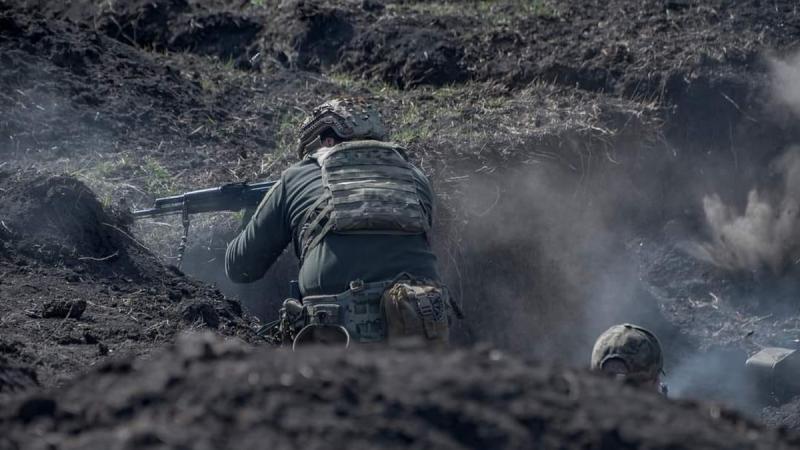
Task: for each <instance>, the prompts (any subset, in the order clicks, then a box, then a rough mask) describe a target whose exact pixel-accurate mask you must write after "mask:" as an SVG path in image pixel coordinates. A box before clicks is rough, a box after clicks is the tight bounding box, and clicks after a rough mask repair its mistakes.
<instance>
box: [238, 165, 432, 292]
mask: <svg viewBox="0 0 800 450" xmlns="http://www.w3.org/2000/svg"><path fill="white" fill-rule="evenodd" d="M415 175H416V181H417V187H418V192H419V194H420V197H421V198H422V200H423V207H424V208H427V209H428V211H432V209H433V192H432V189H431V185H430V182H429V181H428V179H427V178H426V177H425V175H423V174H422V172H421V171H419V170H418V169H417V170H415ZM321 193H322V175H321V170H320V167H319V166H318V165H317V163H316V162H315V161H313V160H310V159H304V160H303V161H300V162H299V163H296V164H294V165H293V166H291V167H290V168H288V169H287V170H286V171H285V172H284V173H283V174H282V175H281V179H280V181H279V182H278V183H277V184H276V185H275V186H274V187H273V188H272V189H271V190H270V191H269V192H268V193H267V195H266V196H265V197H264V200H263V201H262V202H261V204H260V205H259V206H258V209H257V210H256V212H255V213H254V214H253V217H252V218H251V219H250V222H249V223H248V224H247V226H246V227H245V229H244V230H243V231H242V232H241V233H240V234H239V236H237V237H236V238H235V239H234V240H233V241H232V242H231V243H230V244H228V250H227V253H226V255H225V272H226V273H227V275H228V278H230V279H231V280H232V281H234V282H236V283H249V282H253V281H257V280H258V279H260V278H261V277H263V276H264V273H266V271H267V270H268V269H269V267H270V266H271V265H272V264H273V263H274V262H275V260H276V259H277V258H278V256H280V254H281V253H282V252H283V250H284V249H285V248H286V246H287V245H289V243H290V242H293V243H294V251H295V255H297V256H298V257H299V255H300V249H301V245H300V242H298V240H299V239H298V234H299V232H300V228H301V227H302V226H303V223H301V222H302V220H303V217H304V214H305V212H306V210H307V209H308V208H309V207H310V206H311V205H312V204H313V203H314V202H315V201H316V200H317V199H318V198H319V196H320V195H321ZM432 216H433V214H431V217H432ZM402 272H407V273H410V274H412V275H415V276H417V277H421V278H428V279H432V280H438V279H439V276H438V273H437V271H436V256H435V255H434V254H433V251H432V250H431V247H430V245H429V243H428V241H427V239H426V237H425V236H423V235H383V234H368V235H367V234H362V235H352V234H349V235H345V234H335V233H330V234H328V235H327V236H326V237H325V239H324V240H323V241H322V243H321V244H320V245H318V246H316V247H314V248H313V249H311V250H310V251H309V252H308V255H306V259H305V261H303V263H302V265H301V267H300V273H299V275H298V280H299V283H300V291H301V293H302V294H303V295H304V296H306V295H319V294H337V293H340V292H343V291H345V290H346V289H347V288H348V286H349V283H350V281H353V280H356V279H360V280H363V281H365V282H373V281H382V280H387V279H391V278H394V277H395V276H396V275H398V274H400V273H402Z"/></svg>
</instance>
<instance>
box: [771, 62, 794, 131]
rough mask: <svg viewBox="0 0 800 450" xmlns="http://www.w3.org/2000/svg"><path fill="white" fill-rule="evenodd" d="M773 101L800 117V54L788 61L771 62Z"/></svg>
mask: <svg viewBox="0 0 800 450" xmlns="http://www.w3.org/2000/svg"><path fill="white" fill-rule="evenodd" d="M769 67H770V71H771V78H772V84H771V87H772V97H773V100H774V101H775V102H776V103H777V104H778V105H782V106H784V107H788V108H789V109H790V110H791V112H792V113H794V114H795V115H796V116H798V117H800V52H798V53H796V54H795V55H793V56H790V57H788V58H786V59H777V58H773V59H770V60H769Z"/></svg>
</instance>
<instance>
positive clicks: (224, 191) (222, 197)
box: [133, 181, 276, 218]
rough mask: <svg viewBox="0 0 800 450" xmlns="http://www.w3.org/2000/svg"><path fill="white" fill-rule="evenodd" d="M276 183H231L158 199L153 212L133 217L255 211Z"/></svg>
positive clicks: (136, 213) (140, 211)
mask: <svg viewBox="0 0 800 450" xmlns="http://www.w3.org/2000/svg"><path fill="white" fill-rule="evenodd" d="M275 183H276V182H275V181H262V182H259V183H230V184H225V185H222V186H219V187H213V188H207V189H200V190H196V191H191V192H186V193H184V194H180V195H173V196H170V197H162V198H158V199H156V201H155V203H154V205H153V207H152V208H149V209H142V210H137V211H133V217H135V218H143V217H157V216H166V215H172V214H181V213H183V212H184V211H186V213H188V214H198V213H205V212H218V211H238V210H241V209H243V208H247V207H255V206H258V204H259V203H260V202H261V200H262V199H263V198H264V195H266V193H267V192H268V191H269V190H270V189H271V188H272V186H274V185H275Z"/></svg>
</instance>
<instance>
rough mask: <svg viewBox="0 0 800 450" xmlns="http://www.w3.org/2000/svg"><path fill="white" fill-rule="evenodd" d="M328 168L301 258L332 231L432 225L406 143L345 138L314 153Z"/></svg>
mask: <svg viewBox="0 0 800 450" xmlns="http://www.w3.org/2000/svg"><path fill="white" fill-rule="evenodd" d="M310 157H311V158H313V159H315V160H316V161H317V163H318V164H319V165H320V168H321V170H322V185H323V189H324V192H323V194H322V196H321V197H320V199H319V200H317V202H315V203H314V205H313V206H312V207H311V208H309V210H308V212H307V213H306V216H305V220H304V226H303V230H302V232H301V244H302V252H301V260H303V259H305V255H306V254H307V253H308V251H309V250H311V249H312V248H314V247H316V246H317V245H318V244H319V243H320V242H321V241H322V239H323V238H324V237H325V236H326V235H327V234H328V233H329V232H333V233H339V234H425V233H427V232H428V231H429V228H430V217H429V213H428V211H426V209H425V208H424V207H423V204H422V200H421V198H420V195H419V192H418V191H417V181H416V178H415V176H414V168H413V166H412V165H411V164H410V163H409V162H408V160H407V159H406V157H405V154H404V151H403V149H402V148H401V147H398V146H397V145H395V144H392V143H387V142H380V141H353V142H344V143H341V144H339V145H336V146H334V147H331V148H322V149H319V150H318V151H316V152H315V153H313V154H311V155H310Z"/></svg>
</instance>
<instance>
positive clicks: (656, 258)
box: [639, 240, 800, 354]
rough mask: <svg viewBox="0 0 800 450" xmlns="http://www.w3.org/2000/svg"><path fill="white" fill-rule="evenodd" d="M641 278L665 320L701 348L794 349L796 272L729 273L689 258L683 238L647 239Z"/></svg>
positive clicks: (798, 323) (798, 324) (799, 325)
mask: <svg viewBox="0 0 800 450" xmlns="http://www.w3.org/2000/svg"><path fill="white" fill-rule="evenodd" d="M639 256H640V258H641V261H642V278H643V281H644V282H645V285H646V286H647V287H648V289H649V290H650V292H651V293H652V294H653V295H654V297H655V298H656V299H657V300H658V302H659V306H660V308H661V310H662V312H663V314H664V316H665V318H667V320H670V321H671V322H672V323H674V324H675V325H676V326H678V327H679V328H680V329H681V330H682V331H683V332H684V333H685V334H687V335H689V336H693V337H694V338H696V339H697V340H698V341H699V343H700V344H701V348H706V349H707V348H711V347H727V348H735V349H739V350H742V351H744V352H746V353H748V354H749V353H754V352H755V351H757V350H758V349H760V348H761V347H762V346H764V345H769V346H783V347H790V348H794V347H795V346H796V345H797V344H796V343H797V340H796V339H797V334H796V330H798V329H800V309H799V307H798V306H797V304H796V298H794V296H791V295H790V296H787V293H792V292H794V291H795V290H796V286H797V284H796V274H787V275H786V276H785V277H775V276H772V275H771V274H768V273H766V272H765V273H752V274H746V273H745V274H741V273H730V272H727V271H725V270H724V269H720V268H718V267H716V266H714V265H712V264H710V263H707V262H704V261H700V260H698V259H696V258H694V257H693V256H691V255H690V254H689V253H688V252H687V251H686V249H685V247H684V246H683V244H682V243H681V242H674V241H673V242H659V241H658V240H654V241H648V242H645V243H644V244H643V245H642V247H641V249H640V253H639Z"/></svg>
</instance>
